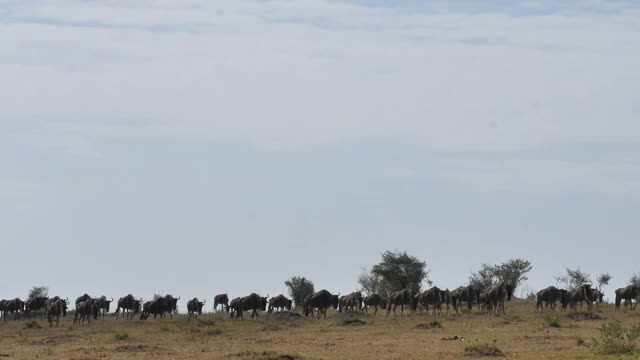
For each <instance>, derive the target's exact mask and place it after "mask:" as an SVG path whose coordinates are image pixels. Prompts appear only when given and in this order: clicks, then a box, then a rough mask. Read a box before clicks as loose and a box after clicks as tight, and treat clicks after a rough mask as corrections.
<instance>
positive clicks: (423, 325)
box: [416, 320, 442, 330]
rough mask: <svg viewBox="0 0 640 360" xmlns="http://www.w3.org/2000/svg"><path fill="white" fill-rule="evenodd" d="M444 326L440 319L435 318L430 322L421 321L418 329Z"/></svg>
mask: <svg viewBox="0 0 640 360" xmlns="http://www.w3.org/2000/svg"><path fill="white" fill-rule="evenodd" d="M441 327H442V323H441V322H440V321H438V320H434V321H431V322H428V323H421V324H418V325H417V326H416V328H417V329H421V330H424V329H439V328H441Z"/></svg>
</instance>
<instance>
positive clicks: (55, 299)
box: [44, 296, 69, 313]
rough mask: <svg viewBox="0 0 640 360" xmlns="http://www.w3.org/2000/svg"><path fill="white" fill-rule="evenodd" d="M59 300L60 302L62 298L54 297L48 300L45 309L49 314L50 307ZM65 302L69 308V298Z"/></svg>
mask: <svg viewBox="0 0 640 360" xmlns="http://www.w3.org/2000/svg"><path fill="white" fill-rule="evenodd" d="M58 300H60V296H54V297H52V298H48V299H47V301H45V304H44V306H45V308H46V310H47V313H48V310H49V307H50V306H51V305H52V304H53V303H54V302H56V301H58ZM64 301H65V303H66V304H67V307H68V306H69V298H66V299H65V300H64Z"/></svg>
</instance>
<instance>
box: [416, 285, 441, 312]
mask: <svg viewBox="0 0 640 360" xmlns="http://www.w3.org/2000/svg"><path fill="white" fill-rule="evenodd" d="M429 305H431V306H433V311H432V314H433V315H435V314H436V313H437V314H438V315H440V314H442V290H440V289H439V288H438V287H437V286H434V287H432V288H431V289H429V290H425V291H423V292H421V293H420V294H418V295H416V307H417V306H420V312H422V310H423V308H424V309H425V310H426V311H427V313H428V312H429Z"/></svg>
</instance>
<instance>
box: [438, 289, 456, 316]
mask: <svg viewBox="0 0 640 360" xmlns="http://www.w3.org/2000/svg"><path fill="white" fill-rule="evenodd" d="M440 297H441V298H442V300H441V301H442V303H443V304H445V305H446V306H447V312H446V314H447V315H449V313H450V312H451V310H450V307H451V306H453V307H454V308H455V307H456V306H457V305H458V298H457V296H456V297H455V298H454V297H453V294H451V291H449V289H444V290H442V291H441V292H440ZM457 313H458V310H457V309H456V314H457Z"/></svg>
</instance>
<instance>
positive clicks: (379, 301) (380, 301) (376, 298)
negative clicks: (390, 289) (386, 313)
mask: <svg viewBox="0 0 640 360" xmlns="http://www.w3.org/2000/svg"><path fill="white" fill-rule="evenodd" d="M363 303H364V311H365V312H366V313H367V314H368V313H369V306H373V307H374V309H375V310H374V311H373V316H376V314H377V313H378V308H379V307H380V308H382V309H386V308H387V300H385V299H384V298H383V297H382V296H380V295H378V294H372V295H369V296H367V297H365V298H364V300H363Z"/></svg>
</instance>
